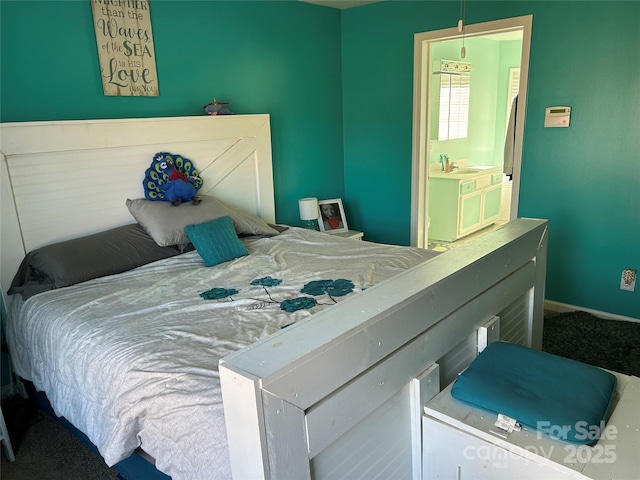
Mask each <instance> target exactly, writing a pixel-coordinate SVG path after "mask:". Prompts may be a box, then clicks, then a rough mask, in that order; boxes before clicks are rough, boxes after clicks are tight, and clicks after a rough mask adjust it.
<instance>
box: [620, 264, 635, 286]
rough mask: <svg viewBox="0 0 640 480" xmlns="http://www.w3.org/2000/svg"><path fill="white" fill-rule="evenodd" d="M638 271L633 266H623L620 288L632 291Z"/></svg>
mask: <svg viewBox="0 0 640 480" xmlns="http://www.w3.org/2000/svg"><path fill="white" fill-rule="evenodd" d="M637 274H638V272H636V269H635V268H625V269H624V270H623V271H622V278H621V279H620V290H628V291H629V292H633V291H634V290H635V288H636V277H637V276H638V275H637Z"/></svg>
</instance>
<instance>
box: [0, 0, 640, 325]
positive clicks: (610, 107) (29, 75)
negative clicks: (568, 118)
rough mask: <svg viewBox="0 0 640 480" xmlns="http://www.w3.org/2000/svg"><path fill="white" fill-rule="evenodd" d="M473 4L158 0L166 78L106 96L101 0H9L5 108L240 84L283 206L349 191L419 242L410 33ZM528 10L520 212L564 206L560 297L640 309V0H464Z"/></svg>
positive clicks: (205, 91)
mask: <svg viewBox="0 0 640 480" xmlns="http://www.w3.org/2000/svg"><path fill="white" fill-rule="evenodd" d="M459 7H460V4H459V2H458V1H457V0H452V1H443V2H410V1H386V2H382V3H378V4H372V5H366V6H363V7H358V8H353V9H346V10H343V11H339V10H335V9H331V8H325V7H318V6H315V5H309V4H304V3H301V2H284V1H283V2H279V1H274V2H200V1H156V2H154V1H153V0H152V2H151V12H152V22H153V29H154V40H155V50H156V54H157V67H158V76H159V81H160V92H161V95H160V97H158V98H127V97H122V98H113V97H109V98H106V97H104V96H103V95H102V87H101V83H100V79H99V75H98V59H97V52H96V47H95V38H94V33H93V27H92V22H91V8H90V4H89V2H88V1H87V2H67V1H64V0H62V1H43V2H14V1H10V0H2V1H1V2H0V35H1V37H0V47H1V49H2V51H1V55H0V82H1V83H0V102H1V103H0V119H1V120H2V121H3V122H7V121H29V120H48V119H86V118H115V117H147V116H172V115H200V114H201V110H200V109H201V106H202V105H204V104H205V103H207V102H209V101H210V100H211V98H212V97H214V96H216V97H217V98H220V99H225V100H229V101H231V102H232V105H231V106H232V108H233V109H234V110H235V111H236V112H237V113H270V114H271V116H272V127H273V128H272V137H273V138H272V140H273V154H274V177H275V188H276V208H277V217H278V221H280V222H284V223H291V224H297V225H301V224H302V222H301V221H300V220H299V219H298V211H297V199H298V198H300V197H302V196H309V195H314V196H318V197H320V198H332V197H343V198H344V201H345V208H346V211H347V215H348V220H349V225H350V226H351V227H352V228H357V229H361V230H364V231H365V232H366V235H367V238H368V239H371V240H375V241H384V242H389V243H397V244H405V245H406V244H408V243H409V235H410V233H409V232H410V205H411V138H412V137H411V131H412V105H413V99H412V97H413V36H414V34H415V33H419V32H424V31H428V30H437V29H442V28H450V27H453V26H454V25H455V24H456V22H457V19H458V15H459ZM526 14H533V15H534V20H533V36H532V43H531V62H530V77H529V94H528V111H527V118H526V127H525V143H524V152H523V165H522V182H521V198H520V211H519V215H520V216H528V217H541V218H548V219H549V221H550V225H549V259H548V274H547V298H548V299H550V300H555V301H559V302H563V303H568V304H573V305H578V306H582V307H585V308H592V309H596V310H602V311H607V312H611V313H616V314H620V315H628V316H632V317H636V318H640V287H639V288H636V292H635V293H629V292H622V291H620V290H619V288H618V286H619V283H620V274H621V272H622V269H623V268H625V267H635V268H639V269H640V242H638V238H640V209H638V204H639V203H640V196H639V195H640V193H639V192H640V188H639V187H640V162H638V160H637V159H638V151H640V135H638V131H640V105H639V102H637V99H638V98H640V62H638V56H637V52H638V51H639V49H640V30H639V29H638V28H637V26H638V24H639V23H640V3H639V2H624V1H623V2H598V1H585V2H544V1H518V2H483V1H474V2H469V3H468V5H467V22H468V23H479V22H484V21H489V20H496V19H500V18H506V17H514V16H519V15H526ZM621 66H623V68H622V67H621ZM622 72H624V75H616V73H622ZM634 99H635V100H636V101H634ZM557 104H568V105H571V106H572V107H573V117H572V125H571V127H570V128H568V129H544V128H543V127H542V125H543V117H544V108H545V107H547V106H550V105H557ZM609 112H613V114H608V113H609ZM343 139H344V144H343Z"/></svg>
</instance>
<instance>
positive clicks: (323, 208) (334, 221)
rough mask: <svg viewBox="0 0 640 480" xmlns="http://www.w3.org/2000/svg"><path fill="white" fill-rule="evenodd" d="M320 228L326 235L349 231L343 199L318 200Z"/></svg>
mask: <svg viewBox="0 0 640 480" xmlns="http://www.w3.org/2000/svg"><path fill="white" fill-rule="evenodd" d="M318 226H319V227H320V231H321V232H325V233H343V232H348V231H349V227H348V226H347V217H346V215H345V214H344V206H343V205H342V199H341V198H332V199H329V200H318Z"/></svg>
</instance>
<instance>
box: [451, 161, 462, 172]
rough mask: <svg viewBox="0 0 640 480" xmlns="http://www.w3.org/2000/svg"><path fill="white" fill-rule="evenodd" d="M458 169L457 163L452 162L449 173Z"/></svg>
mask: <svg viewBox="0 0 640 480" xmlns="http://www.w3.org/2000/svg"><path fill="white" fill-rule="evenodd" d="M458 168H460V167H458V164H457V163H456V162H451V165H449V171H451V172H453V171H454V170H457V169H458Z"/></svg>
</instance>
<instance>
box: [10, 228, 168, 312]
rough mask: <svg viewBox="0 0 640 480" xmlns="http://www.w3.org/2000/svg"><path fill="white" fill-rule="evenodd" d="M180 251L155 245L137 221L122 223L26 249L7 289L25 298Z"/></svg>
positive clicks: (119, 271) (123, 269) (133, 266)
mask: <svg viewBox="0 0 640 480" xmlns="http://www.w3.org/2000/svg"><path fill="white" fill-rule="evenodd" d="M179 253H180V251H179V250H178V249H177V248H175V247H160V246H158V245H157V244H156V243H155V242H154V241H153V239H152V238H151V237H149V235H147V233H146V232H145V231H144V230H143V229H142V228H141V227H140V225H137V224H135V223H134V224H131V225H124V226H122V227H117V228H112V229H110V230H107V231H104V232H100V233H96V234H93V235H88V236H85V237H81V238H75V239H73V240H67V241H64V242H58V243H54V244H51V245H47V246H45V247H42V248H38V249H36V250H33V251H31V252H29V253H28V254H27V255H26V256H25V257H24V259H23V260H22V263H21V264H20V268H19V269H18V272H17V273H16V275H15V277H14V278H13V281H12V282H11V288H10V289H9V291H8V293H9V295H13V294H16V293H19V294H21V295H22V298H23V299H25V300H26V299H27V298H29V297H31V296H33V295H35V294H36V293H40V292H44V291H47V290H53V289H55V288H61V287H68V286H70V285H74V284H76V283H80V282H84V281H87V280H91V279H93V278H98V277H104V276H106V275H114V274H116V273H121V272H124V271H127V270H131V269H133V268H136V267H139V266H141V265H145V264H147V263H151V262H155V261H156V260H161V259H163V258H168V257H172V256H174V255H178V254H179Z"/></svg>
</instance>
